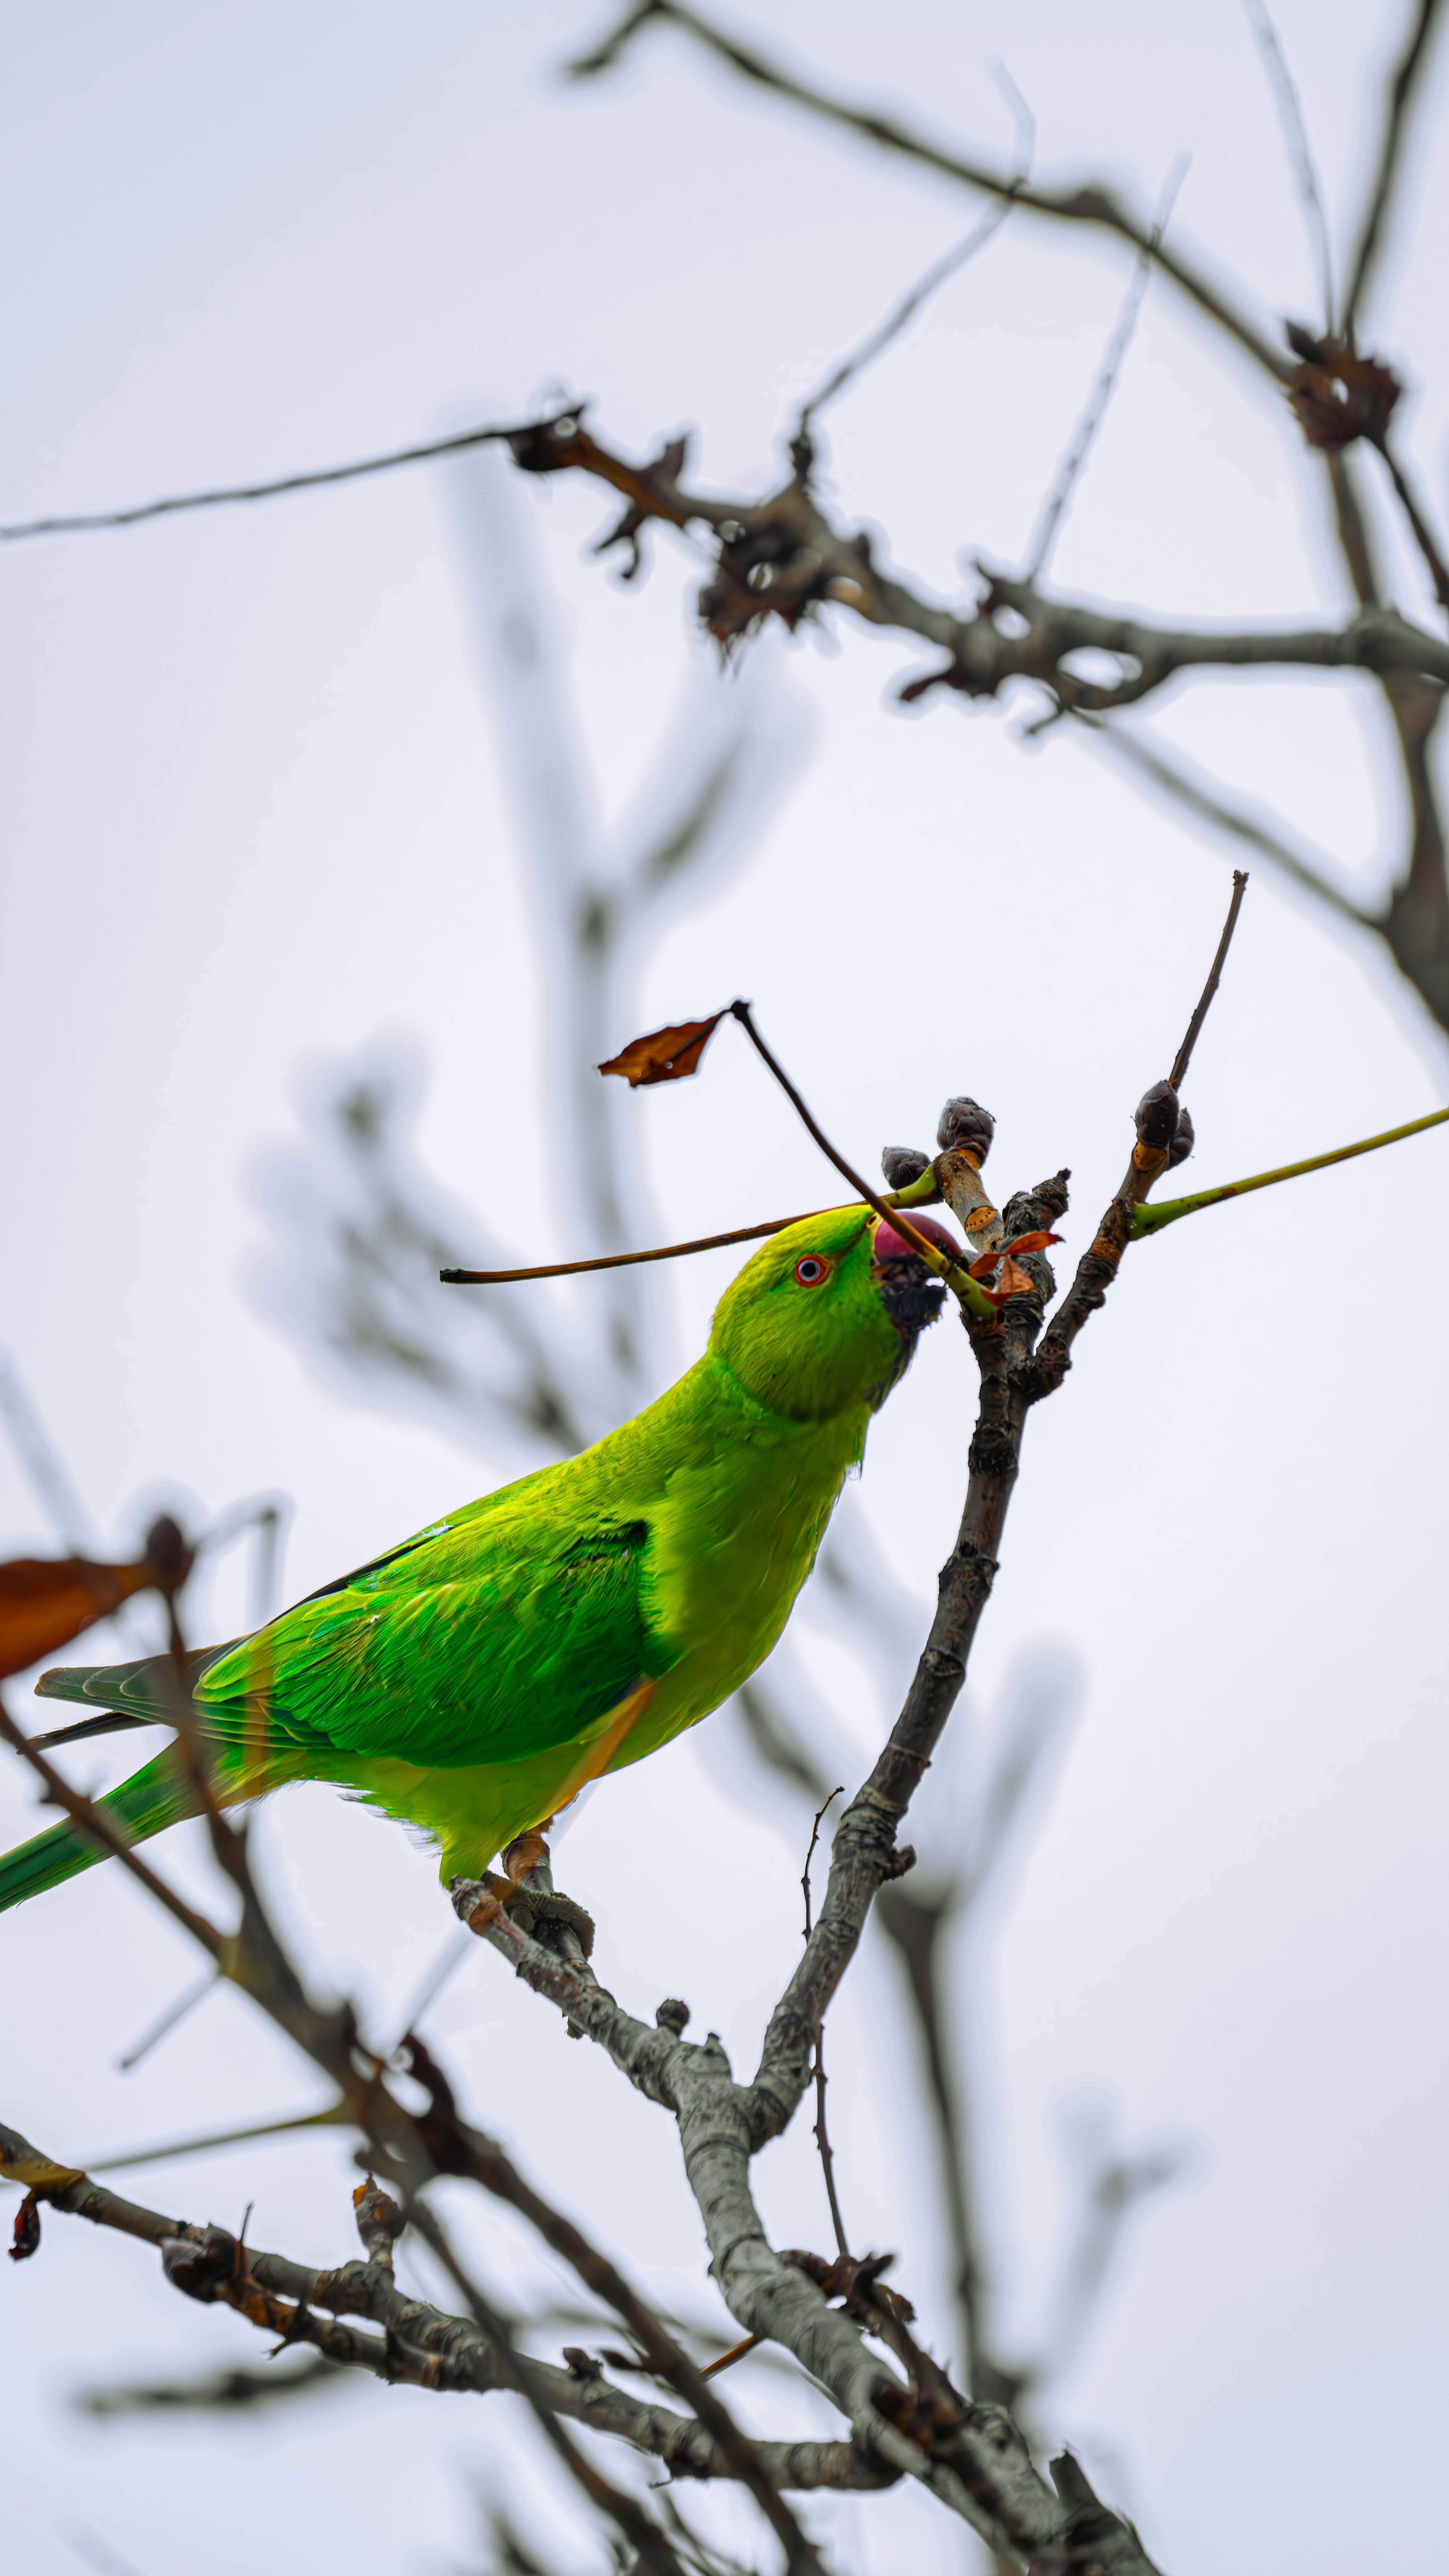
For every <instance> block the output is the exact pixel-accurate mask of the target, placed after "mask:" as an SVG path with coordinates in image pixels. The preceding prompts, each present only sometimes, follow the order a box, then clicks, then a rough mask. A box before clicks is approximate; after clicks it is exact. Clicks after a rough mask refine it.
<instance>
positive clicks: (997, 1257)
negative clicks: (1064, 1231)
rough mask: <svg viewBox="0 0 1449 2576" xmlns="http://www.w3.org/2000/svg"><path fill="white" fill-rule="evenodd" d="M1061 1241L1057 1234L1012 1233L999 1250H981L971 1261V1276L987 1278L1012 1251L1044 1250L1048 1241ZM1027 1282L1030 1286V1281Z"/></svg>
mask: <svg viewBox="0 0 1449 2576" xmlns="http://www.w3.org/2000/svg"><path fill="white" fill-rule="evenodd" d="M1061 1241H1062V1237H1061V1236H1060V1235H1059V1234H1043V1233H1037V1234H1014V1235H1013V1236H1012V1238H1011V1241H1010V1243H1004V1244H1003V1245H1002V1247H1001V1250H1000V1251H999V1252H983V1253H982V1255H981V1258H980V1260H979V1261H973V1262H972V1264H971V1276H972V1278H973V1279H989V1278H990V1276H991V1274H992V1271H993V1270H994V1269H995V1268H996V1265H997V1263H998V1261H1010V1260H1011V1255H1012V1254H1013V1252H1045V1250H1046V1248H1047V1245H1048V1244H1049V1243H1060V1242H1061ZM1012 1267H1013V1269H1014V1268H1015V1267H1016V1265H1015V1263H1014V1262H1013V1263H1012ZM1023 1275H1025V1274H1023ZM1027 1284H1028V1286H1030V1284H1031V1283H1030V1281H1028V1282H1027ZM1014 1293H1015V1292H1014V1291H1003V1294H1014Z"/></svg>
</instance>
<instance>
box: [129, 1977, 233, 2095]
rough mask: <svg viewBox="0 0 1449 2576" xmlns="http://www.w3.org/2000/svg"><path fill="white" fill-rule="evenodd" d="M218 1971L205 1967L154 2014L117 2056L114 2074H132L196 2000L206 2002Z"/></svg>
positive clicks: (194, 2004)
mask: <svg viewBox="0 0 1449 2576" xmlns="http://www.w3.org/2000/svg"><path fill="white" fill-rule="evenodd" d="M220 1973H221V1971H220V1969H218V1968H208V1969H207V1971H206V1973H205V1975H204V1976H201V1977H197V1978H196V1979H194V1980H193V1982H192V1984H191V1985H189V1986H188V1987H187V1988H186V1989H185V1992H184V1993H182V1994H180V1995H178V1996H177V1998H176V2001H175V2002H174V2003H170V2004H168V2005H167V2007H166V2010H165V2011H164V2012H163V2013H160V2014H158V2015H157V2018H156V2019H155V2021H153V2022H150V2023H148V2024H147V2027H146V2029H145V2030H144V2031H143V2032H142V2034H141V2037H140V2038H139V2039H137V2040H133V2042H132V2044H131V2046H130V2047H129V2048H128V2049H127V2050H126V2052H125V2055H124V2056H123V2057H118V2058H117V2060H116V2072H117V2074H119V2075H129V2074H131V2073H132V2072H133V2070H134V2069H135V2068H136V2067H138V2066H139V2065H140V2064H141V2063H142V2061H143V2060H144V2059H145V2058H148V2057H149V2056H150V2054H151V2051H152V2049H153V2048H159V2046H160V2044H161V2042H162V2040H163V2039H165V2038H166V2037H167V2036H168V2034H169V2033H170V2032H171V2031H173V2030H175V2029H176V2027H177V2025H178V2024H179V2023H181V2022H183V2021H185V2019H186V2016H187V2014H188V2013H191V2012H194V2011H195V2009H196V2007H197V2005H198V2004H199V2003H204V2002H205V2000H206V1998H207V1996H208V1995H209V1994H210V1993H211V1992H212V1989H213V1987H214V1986H215V1985H216V1982H217V1979H218V1977H219V1976H220Z"/></svg>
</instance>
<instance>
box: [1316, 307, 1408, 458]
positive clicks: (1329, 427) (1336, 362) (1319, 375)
mask: <svg viewBox="0 0 1449 2576" xmlns="http://www.w3.org/2000/svg"><path fill="white" fill-rule="evenodd" d="M1289 336H1290V338H1291V339H1292V341H1293V345H1294V347H1295V348H1296V349H1297V350H1298V351H1299V353H1300V355H1301V357H1302V360H1303V363H1302V365H1301V366H1297V367H1295V368H1294V370H1293V372H1292V374H1291V375H1290V377H1289V378H1288V399H1289V401H1290V402H1291V404H1292V405H1293V408H1294V410H1295V412H1296V413H1297V415H1298V421H1299V425H1300V427H1301V429H1302V431H1303V435H1304V437H1305V438H1306V439H1307V441H1308V444H1309V446H1310V447H1322V448H1326V449H1328V450H1329V452H1330V453H1337V451H1338V450H1339V449H1341V448H1344V447H1351V446H1352V444H1353V442H1354V440H1355V439H1356V438H1367V439H1371V440H1372V442H1373V444H1374V445H1375V446H1376V447H1378V446H1381V445H1382V443H1383V440H1384V437H1385V434H1386V432H1387V430H1388V426H1389V415H1390V413H1391V412H1392V410H1393V408H1394V405H1395V403H1396V402H1397V401H1398V399H1399V394H1400V391H1401V387H1400V385H1399V381H1398V378H1397V377H1396V376H1395V375H1394V374H1393V373H1392V371H1391V369H1389V368H1388V367H1381V366H1380V365H1379V363H1378V361H1377V359H1376V358H1361V357H1360V356H1359V355H1358V352H1357V351H1356V350H1354V349H1348V348H1345V347H1344V346H1343V344H1342V343H1341V342H1340V341H1336V340H1316V341H1315V340H1311V339H1310V338H1309V337H1308V335H1307V333H1306V332H1301V331H1294V332H1291V333H1290V335H1289Z"/></svg>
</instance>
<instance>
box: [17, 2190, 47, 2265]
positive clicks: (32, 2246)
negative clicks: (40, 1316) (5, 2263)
mask: <svg viewBox="0 0 1449 2576" xmlns="http://www.w3.org/2000/svg"><path fill="white" fill-rule="evenodd" d="M39 2251H40V2203H39V2201H38V2200H37V2199H36V2197H35V2194H34V2192H33V2191H28V2192H27V2193H26V2195H25V2198H24V2199H23V2200H22V2202H21V2204H20V2207H19V2208H18V2209H17V2211H16V2213H15V2234H14V2237H13V2239H12V2241H11V2245H10V2260H11V2262H12V2263H28V2262H29V2260H30V2257H31V2255H32V2254H38V2253H39Z"/></svg>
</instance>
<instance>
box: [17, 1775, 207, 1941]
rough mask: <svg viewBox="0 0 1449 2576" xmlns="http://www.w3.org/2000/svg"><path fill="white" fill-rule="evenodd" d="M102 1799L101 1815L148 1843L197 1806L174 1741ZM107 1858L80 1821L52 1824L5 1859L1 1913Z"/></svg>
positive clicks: (131, 1839)
mask: <svg viewBox="0 0 1449 2576" xmlns="http://www.w3.org/2000/svg"><path fill="white" fill-rule="evenodd" d="M97 1803H98V1805H99V1807H100V1810H101V1813H102V1815H104V1816H106V1817H107V1818H108V1819H109V1820H110V1822H111V1823H112V1824H114V1825H119V1826H120V1828H121V1830H122V1832H123V1833H124V1834H125V1836H126V1838H127V1840H128V1841H129V1842H136V1843H139V1842H144V1841H145V1840H146V1838H147V1836H148V1835H149V1834H159V1833H160V1832H162V1831H163V1829H164V1828H165V1827H166V1826H167V1825H174V1824H178V1823H179V1822H180V1820H181V1818H182V1817H183V1816H186V1815H190V1814H191V1813H192V1812H193V1811H194V1807H195V1801H194V1799H193V1797H192V1796H191V1793H190V1791H189V1789H188V1787H187V1785H186V1782H185V1779H184V1777H183V1775H182V1770H181V1765H180V1763H179V1761H178V1760H177V1757H176V1753H175V1750H174V1748H172V1747H170V1746H168V1748H167V1750H166V1751H165V1752H164V1753H158V1755H157V1757H156V1759H155V1761H154V1762H148V1763H146V1764H145V1765H144V1767H143V1768H142V1769H141V1770H139V1771H133V1772H132V1774H131V1777H130V1779H129V1780H123V1781H122V1782H121V1785H120V1787H119V1788H118V1789H112V1791H111V1792H110V1795H109V1796H108V1797H105V1798H101V1799H99V1800H98V1801H97ZM105 1858H106V1854H105V1852H104V1851H103V1850H102V1849H101V1847H100V1845H99V1844H98V1843H93V1842H92V1841H90V1839H89V1837H88V1836H87V1835H85V1834H83V1833H82V1832H81V1830H80V1827H79V1826H78V1825H73V1824H71V1823H70V1822H69V1820H67V1821H66V1822H65V1823H64V1824H60V1825H52V1826H51V1827H50V1829H49V1831H48V1832H47V1833H43V1834H37V1835H36V1836H35V1838H34V1840H33V1841H32V1842H28V1843H21V1844H20V1845H19V1847H18V1849H17V1850H15V1851H13V1852H7V1853H6V1854H5V1857H4V1859H3V1860H0V1913H4V1911H5V1910H6V1908H7V1907H8V1906H11V1905H21V1904H23V1903H24V1901H25V1899H26V1897H27V1896H39V1895H40V1894H41V1892H42V1890H43V1889H45V1888H47V1887H59V1886H60V1885H61V1884H62V1882H63V1881H64V1880H65V1879H67V1878H74V1877H75V1876H76V1875H77V1873H78V1872H79V1871H80V1870H83V1869H89V1868H90V1866H91V1863H92V1862H93V1861H98V1860H104V1859H105Z"/></svg>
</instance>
